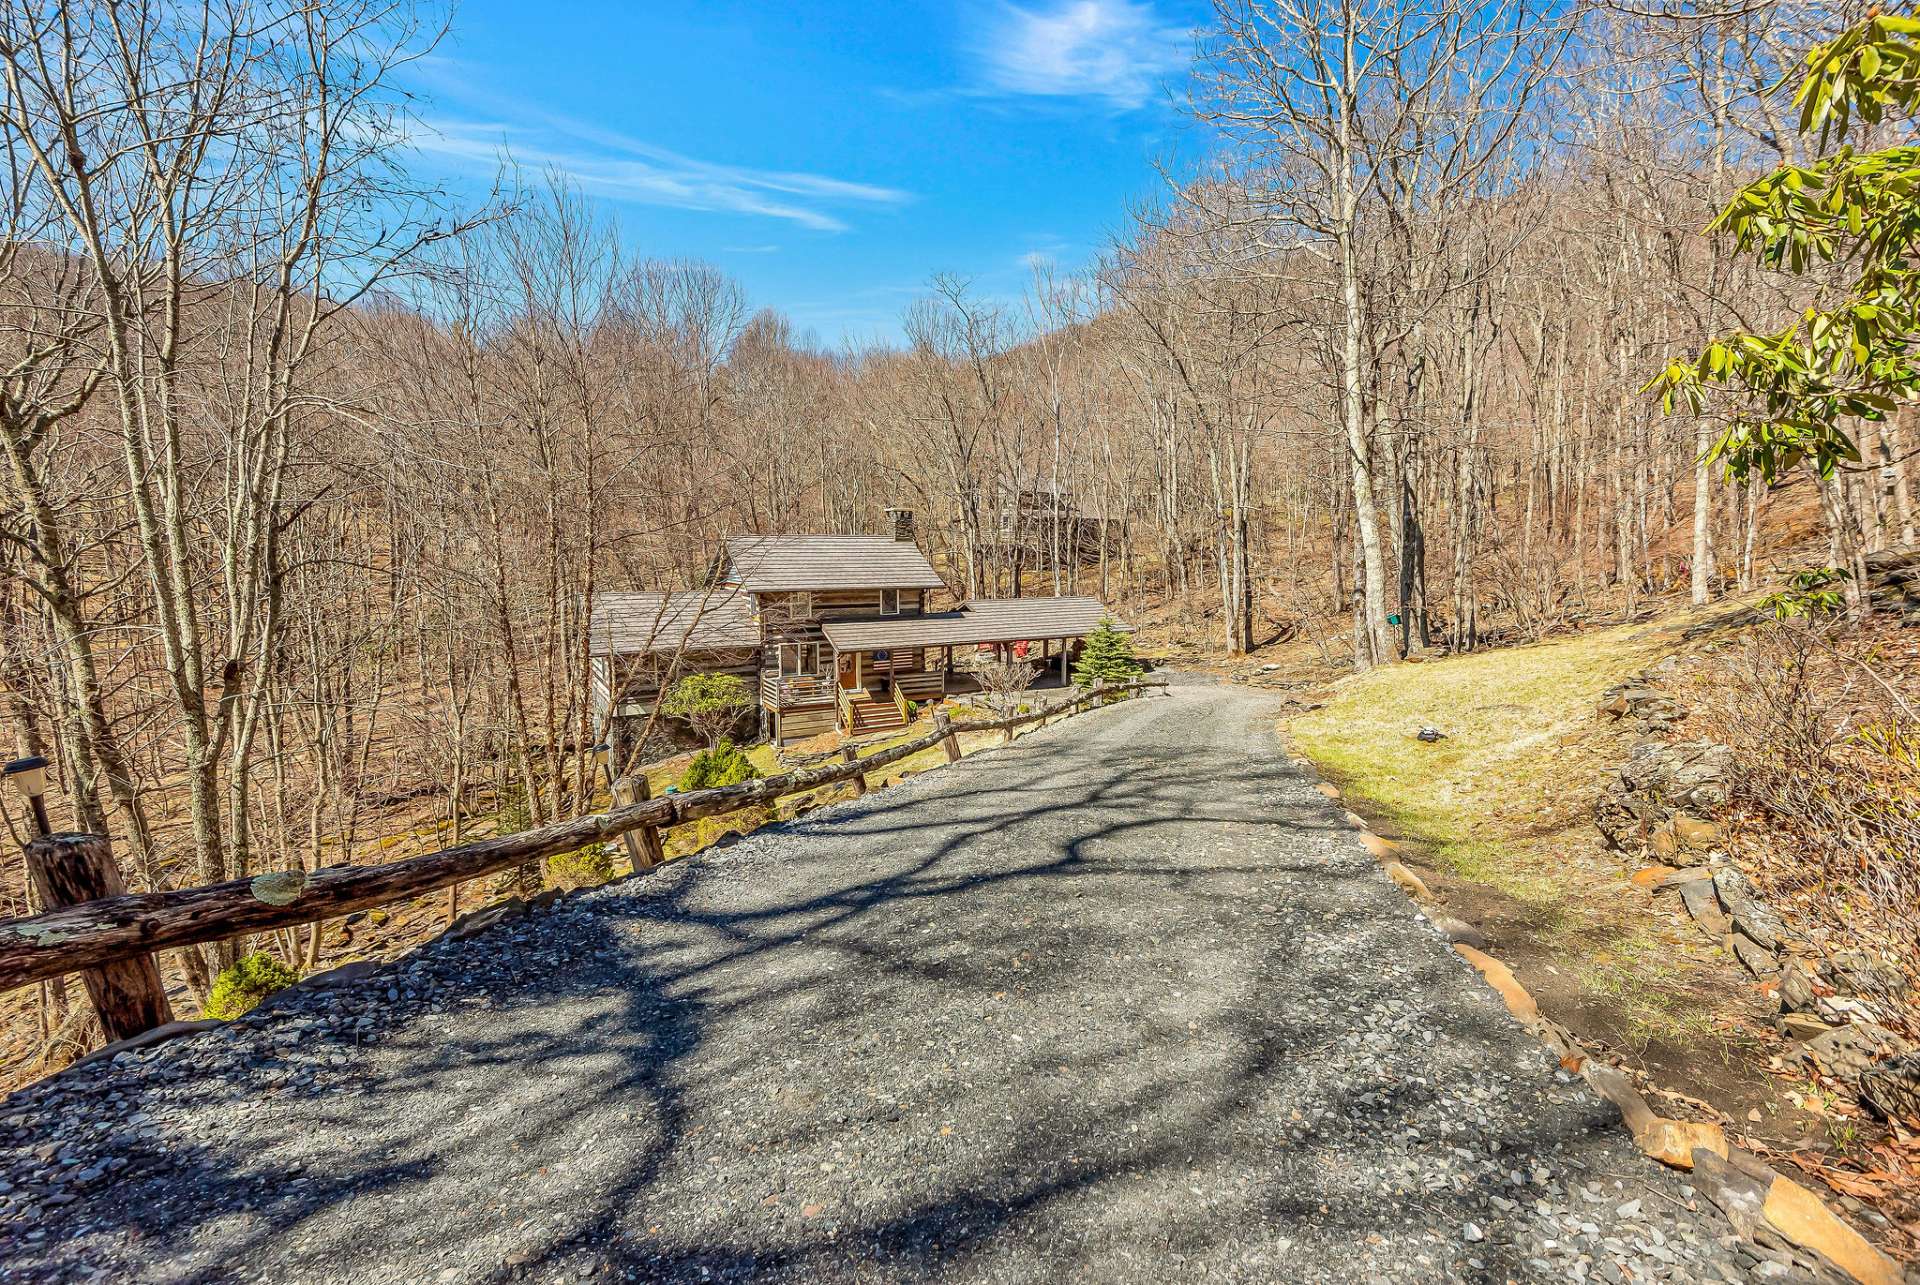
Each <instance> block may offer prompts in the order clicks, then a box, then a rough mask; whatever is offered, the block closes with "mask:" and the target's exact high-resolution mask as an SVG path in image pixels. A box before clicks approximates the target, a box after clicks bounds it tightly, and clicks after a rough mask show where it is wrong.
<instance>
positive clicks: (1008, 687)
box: [971, 658, 1033, 718]
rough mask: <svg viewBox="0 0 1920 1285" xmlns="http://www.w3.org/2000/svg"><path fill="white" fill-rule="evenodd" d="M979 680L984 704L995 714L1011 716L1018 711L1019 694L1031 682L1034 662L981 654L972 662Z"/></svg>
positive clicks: (1027, 687) (1022, 694)
mask: <svg viewBox="0 0 1920 1285" xmlns="http://www.w3.org/2000/svg"><path fill="white" fill-rule="evenodd" d="M971 668H972V671H973V676H974V677H975V678H976V679H978V680H979V682H980V692H981V694H982V695H983V696H984V697H985V698H986V703H987V708H989V709H991V710H992V711H993V712H994V715H995V716H996V717H998V718H1011V717H1013V715H1014V714H1015V713H1017V712H1018V711H1019V708H1020V704H1021V701H1022V698H1023V697H1025V695H1026V693H1027V690H1028V689H1029V688H1031V687H1032V686H1033V666H1032V665H1030V664H1028V663H1027V662H1026V661H1024V660H995V659H986V658H982V659H980V660H976V661H974V662H973V665H972V666H971Z"/></svg>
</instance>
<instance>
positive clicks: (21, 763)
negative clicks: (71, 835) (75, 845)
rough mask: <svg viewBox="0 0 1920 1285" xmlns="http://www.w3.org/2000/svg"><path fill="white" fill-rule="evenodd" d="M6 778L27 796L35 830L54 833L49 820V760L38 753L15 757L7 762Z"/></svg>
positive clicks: (43, 834) (43, 833)
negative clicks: (25, 756)
mask: <svg viewBox="0 0 1920 1285" xmlns="http://www.w3.org/2000/svg"><path fill="white" fill-rule="evenodd" d="M5 775H6V778H7V780H8V781H9V782H11V783H12V785H13V788H14V789H16V790H18V791H20V793H21V794H22V795H23V796H24V797H25V798H26V800H27V806H28V807H29V808H30V809H32V811H33V826H34V832H35V833H36V834H39V835H41V836H45V835H49V834H52V833H53V826H52V824H50V823H49V822H48V821H47V799H46V795H47V761H46V759H44V758H42V757H41V756H40V755H38V754H34V755H30V756H28V757H27V758H23V759H15V760H14V761H13V762H11V763H9V764H7V766H6V771H5Z"/></svg>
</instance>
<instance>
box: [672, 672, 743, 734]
mask: <svg viewBox="0 0 1920 1285" xmlns="http://www.w3.org/2000/svg"><path fill="white" fill-rule="evenodd" d="M752 704H753V692H752V691H751V690H750V689H749V688H748V687H747V684H746V680H745V679H743V678H741V677H740V675H738V674H688V675H687V676H686V677H685V678H682V679H681V680H680V681H679V682H677V683H675V684H674V685H673V689H672V690H671V691H669V692H668V693H667V698H666V699H665V700H663V701H661V702H660V712H661V713H663V714H667V715H670V716H671V717H673V718H684V719H686V720H687V722H689V723H692V724H693V727H694V730H695V731H697V732H699V733H700V735H701V736H702V737H704V738H705V740H706V742H707V744H708V746H709V747H711V746H713V745H715V744H717V743H718V742H719V740H720V738H721V737H722V736H725V735H726V734H727V732H728V730H729V729H731V728H732V727H733V725H734V724H735V723H737V722H739V721H740V716H741V715H742V714H744V713H745V712H746V711H747V709H748V707H749V706H751V705H752Z"/></svg>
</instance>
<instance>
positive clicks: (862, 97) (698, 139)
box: [411, 0, 1205, 344]
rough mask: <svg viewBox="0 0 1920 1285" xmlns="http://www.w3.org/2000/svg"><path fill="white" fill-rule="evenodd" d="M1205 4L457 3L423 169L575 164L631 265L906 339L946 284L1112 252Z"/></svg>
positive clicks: (809, 318) (430, 102) (846, 327)
mask: <svg viewBox="0 0 1920 1285" xmlns="http://www.w3.org/2000/svg"><path fill="white" fill-rule="evenodd" d="M1204 19H1205V6H1204V4H1202V3H1199V2H1198V0H1026V2H1024V3H1018V4H1013V3H1004V2H1002V0H950V2H949V3H921V2H919V0H905V2H897V3H871V2H869V3H856V2H853V0H815V2H813V3H800V4H794V3H778V2H776V0H760V2H759V3H745V2H742V0H699V2H698V3H681V4H665V3H624V4H623V3H617V2H615V0H580V2H575V3H549V4H547V5H539V4H528V3H525V0H461V2H460V3H459V6H458V7H457V8H456V10H455V12H454V19H453V31H452V34H451V36H450V38H449V39H448V40H447V41H446V42H445V43H443V44H442V46H441V47H440V48H439V50H437V51H436V53H435V55H434V56H433V57H432V58H431V59H429V60H427V61H426V62H425V63H423V64H420V65H418V66H416V67H415V68H414V69H413V72H412V75H411V79H412V81H413V83H414V85H415V87H416V88H417V89H419V90H420V91H422V92H423V94H424V96H425V98H426V101H425V103H424V104H423V106H422V109H421V114H422V116H423V118H424V119H425V120H426V122H427V123H428V124H429V125H430V126H431V133H430V134H429V135H428V136H427V137H426V138H423V139H422V147H423V153H422V156H421V161H420V163H421V164H422V165H423V166H424V167H425V168H426V170H427V171H428V172H429V173H431V174H432V175H434V176H435V177H436V178H439V179H443V180H445V181H447V182H449V183H450V184H451V185H453V186H455V187H456V188H458V187H460V186H462V185H471V186H472V187H473V188H474V190H476V191H479V190H483V189H484V187H485V185H486V183H487V182H488V180H490V179H491V177H492V175H493V174H494V172H495V169H496V166H497V163H498V160H499V158H500V156H501V155H502V154H503V152H505V153H511V155H512V156H513V157H514V158H515V159H516V160H517V161H518V162H519V163H520V164H521V165H522V166H523V167H524V168H525V169H526V170H527V171H528V172H538V171H540V170H542V169H544V168H547V167H550V166H551V167H556V168H558V169H560V170H563V171H565V172H566V173H568V174H570V175H572V176H573V177H574V178H575V179H576V180H577V181H578V182H579V184H580V185H581V187H582V188H583V189H584V190H585V191H586V192H587V193H588V194H589V195H590V196H592V197H593V198H595V199H596V200H597V201H599V202H602V203H604V205H605V206H606V208H607V209H608V210H609V211H610V212H612V213H613V214H614V215H615V216H616V217H617V219H618V221H619V224H620V228H621V232H622V237H623V240H624V241H625V242H626V244H627V245H628V247H629V248H630V249H632V250H634V251H635V252H638V253H643V254H649V255H658V256H662V257H672V256H684V257H692V258H700V259H705V260H708V261H710V262H712V263H715V264H717V265H719V266H720V267H722V268H724V269H725V270H726V271H728V272H729V273H730V274H732V275H733V276H735V277H736V278H738V279H739V280H740V281H741V282H742V283H743V284H744V285H745V286H746V288H747V290H748V292H749V294H750V295H751V297H752V301H753V303H754V305H755V306H771V307H775V308H778V309H780V310H782V311H784V312H786V313H787V314H788V315H789V316H790V317H791V318H792V319H793V321H794V323H795V325H796V326H797V327H799V328H800V329H802V330H811V331H813V332H814V333H815V334H816V335H817V336H818V337H819V339H820V340H822V341H823V342H825V343H828V344H838V343H839V342H840V341H841V340H842V339H843V338H850V339H853V340H856V341H861V340H869V339H876V338H878V339H889V340H891V339H897V337H898V334H899V317H900V312H901V310H902V308H904V307H905V306H906V305H907V304H908V303H909V302H910V301H911V300H912V299H913V298H914V297H916V296H917V295H919V294H921V293H924V288H925V284H926V281H927V279H928V278H929V277H930V276H931V275H932V274H934V273H936V272H954V273H958V274H961V275H963V276H967V277H970V278H972V279H973V280H974V282H975V284H976V287H977V288H978V289H979V290H980V291H981V292H983V293H986V294H990V295H997V296H1003V297H1011V296H1013V295H1016V294H1017V293H1018V292H1019V290H1020V288H1021V285H1022V283H1023V282H1024V280H1025V279H1026V276H1027V272H1028V269H1027V267H1026V262H1027V260H1028V259H1029V257H1030V256H1035V255H1038V256H1043V257H1045V258H1048V259H1051V260H1053V261H1055V262H1057V263H1059V264H1060V265H1061V266H1062V267H1063V268H1073V267H1077V266H1079V265H1080V264H1082V263H1084V262H1085V261H1086V260H1087V258H1088V257H1089V256H1090V255H1091V254H1093V253H1095V252H1097V250H1098V249H1099V247H1100V246H1101V245H1102V244H1103V243H1104V241H1105V239H1106V238H1107V236H1108V235H1109V234H1110V233H1111V232H1113V231H1114V230H1115V229H1116V228H1117V227H1118V226H1119V225H1120V222H1121V219H1122V217H1123V214H1124V211H1125V209H1126V206H1127V203H1128V202H1129V201H1131V200H1134V199H1136V198H1139V197H1142V196H1146V195H1150V194H1151V193H1152V192H1153V191H1154V189H1155V187H1156V185H1157V184H1158V181H1159V180H1158V178H1157V175H1156V172H1155V168H1154V164H1155V162H1156V161H1158V160H1167V159H1170V158H1172V157H1173V156H1175V155H1176V154H1177V153H1179V152H1180V151H1182V150H1186V149H1188V148H1190V147H1191V145H1192V142H1191V126H1189V125H1188V124H1187V123H1186V122H1185V121H1184V120H1183V119H1182V117H1181V116H1180V114H1179V112H1178V111H1177V110H1175V109H1174V108H1173V107H1172V106H1170V105H1169V102H1168V90H1169V88H1171V89H1172V90H1173V91H1174V92H1176V93H1178V92H1179V91H1180V90H1181V89H1182V88H1183V86H1184V84H1185V74H1186V68H1187V65H1188V62H1189V60H1190V58H1191V54H1192V32H1193V29H1194V28H1195V27H1197V26H1198V25H1200V24H1201V23H1202V22H1203V21H1204Z"/></svg>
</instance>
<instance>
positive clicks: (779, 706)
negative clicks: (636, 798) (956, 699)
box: [589, 509, 1107, 745]
mask: <svg viewBox="0 0 1920 1285" xmlns="http://www.w3.org/2000/svg"><path fill="white" fill-rule="evenodd" d="M887 513H888V516H889V518H890V519H891V521H892V533H891V534H890V535H878V536H875V535H768V536H739V537H734V538H730V539H728V540H727V541H726V542H725V546H724V548H723V549H722V550H721V552H720V553H719V555H718V557H717V558H716V559H715V562H714V564H713V566H712V568H711V569H710V572H709V575H708V577H707V584H708V586H709V587H708V588H706V589H703V590H695V591H691V592H685V593H668V594H662V593H600V594H597V595H596V596H595V598H594V602H593V606H592V611H591V613H590V616H589V622H590V623H589V631H590V632H589V654H590V659H591V684H592V692H591V698H592V704H593V710H594V715H595V719H596V723H597V725H598V726H599V728H600V730H601V734H602V735H610V736H617V735H619V734H620V733H621V731H622V730H623V728H622V726H621V725H622V724H630V723H631V721H632V720H637V719H644V718H645V717H646V716H647V714H648V711H649V710H650V709H651V708H652V705H653V702H654V701H655V700H656V699H658V697H659V694H660V691H661V689H662V687H663V686H665V685H666V684H667V682H668V680H669V679H677V678H678V677H679V676H680V675H683V674H688V673H702V672H704V673H732V674H738V675H740V676H741V677H742V678H745V679H747V680H749V681H750V682H751V683H753V684H754V686H755V688H756V691H757V693H758V705H759V709H760V711H761V713H760V723H761V735H762V736H765V737H771V738H772V739H773V740H774V741H775V742H776V743H777V744H781V745H787V744H792V743H793V742H795V741H801V740H805V739H807V738H808V737H811V736H817V735H819V734H821V733H823V732H830V731H838V732H841V733H844V734H847V735H852V736H867V735H873V734H876V733H881V732H887V731H892V730H894V729H897V728H900V727H904V726H905V725H906V723H907V721H908V712H909V708H910V705H911V703H913V702H920V701H926V700H938V699H940V698H942V697H945V696H947V695H949V694H950V693H955V692H960V691H973V690H977V686H976V684H975V683H974V682H973V680H972V679H971V678H970V677H969V676H968V675H967V673H966V669H967V666H968V665H969V664H970V663H971V661H972V659H973V658H974V657H975V656H977V655H979V654H981V653H982V652H983V651H988V652H992V653H993V654H997V655H1002V656H1009V655H1019V656H1021V657H1023V658H1025V659H1027V660H1029V661H1030V663H1032V664H1033V665H1034V666H1035V669H1036V672H1046V673H1051V672H1052V671H1053V670H1054V669H1055V668H1056V667H1057V670H1058V673H1059V674H1060V676H1061V678H1062V679H1063V680H1064V679H1065V678H1066V676H1067V672H1068V664H1069V658H1070V656H1072V655H1073V654H1074V653H1075V652H1076V651H1077V650H1078V646H1079V644H1080V643H1081V642H1082V641H1083V640H1084V639H1085V638H1086V636H1087V635H1088V634H1090V633H1092V632H1093V630H1094V629H1095V627H1097V626H1098V625H1099V623H1100V620H1101V618H1102V617H1104V616H1105V615H1106V614H1107V612H1106V608H1105V607H1104V606H1103V605H1102V604H1101V602H1100V600H1099V599H1097V598H1085V597H1060V598H1002V599H981V600H975V601H969V602H963V603H961V604H960V605H959V606H958V607H954V608H951V609H946V610H935V609H934V608H933V604H932V603H931V602H930V600H929V595H930V594H932V593H934V592H936V591H941V590H944V589H945V587H946V586H945V583H944V581H942V579H941V577H940V574H939V573H938V572H937V571H935V570H934V568H933V564H932V563H931V562H929V561H928V560H927V557H926V555H925V554H924V553H922V552H921V550H920V547H919V545H918V544H917V543H916V541H915V538H914V522H913V514H912V513H911V512H910V511H909V510H905V509H889V510H887Z"/></svg>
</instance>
